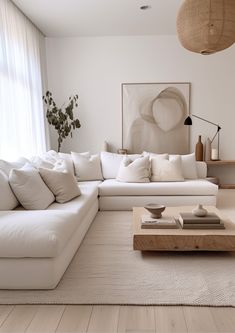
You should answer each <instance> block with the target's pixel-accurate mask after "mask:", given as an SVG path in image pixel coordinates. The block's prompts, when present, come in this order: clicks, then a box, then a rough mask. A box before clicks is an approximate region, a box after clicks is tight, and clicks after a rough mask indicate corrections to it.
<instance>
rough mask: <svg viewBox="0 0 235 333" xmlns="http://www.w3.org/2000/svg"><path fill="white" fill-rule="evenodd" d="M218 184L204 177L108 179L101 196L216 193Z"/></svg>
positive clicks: (104, 183) (100, 186) (100, 190)
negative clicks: (141, 180) (142, 180)
mask: <svg viewBox="0 0 235 333" xmlns="http://www.w3.org/2000/svg"><path fill="white" fill-rule="evenodd" d="M217 191H218V186H217V185H215V184H212V183H210V182H208V181H207V180H204V179H197V180H187V181H185V182H173V183H171V182H151V183H120V182H118V181H117V180H115V179H106V180H105V181H103V182H102V183H101V184H100V185H99V195H100V196H122V195H123V196H133V195H135V196H144V195H146V196H148V195H161V196H163V195H170V196H181V195H199V196H202V195H216V194H217Z"/></svg>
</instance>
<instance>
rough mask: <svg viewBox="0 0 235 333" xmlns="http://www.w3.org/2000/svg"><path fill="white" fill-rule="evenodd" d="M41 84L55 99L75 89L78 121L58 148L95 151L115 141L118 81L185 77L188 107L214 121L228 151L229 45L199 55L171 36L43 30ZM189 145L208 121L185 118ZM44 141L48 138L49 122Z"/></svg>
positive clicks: (232, 70) (233, 102)
mask: <svg viewBox="0 0 235 333" xmlns="http://www.w3.org/2000/svg"><path fill="white" fill-rule="evenodd" d="M46 48H47V69H48V87H49V90H51V91H52V93H53V95H54V97H55V99H56V101H57V102H58V103H61V104H62V103H63V102H64V101H65V100H66V99H67V98H68V97H69V96H70V95H71V94H76V93H78V95H79V98H80V100H79V119H80V121H81V124H82V126H81V128H80V129H79V130H78V131H77V132H76V133H75V134H74V137H73V140H70V139H67V140H66V142H64V143H63V147H62V149H63V150H64V151H70V150H75V151H86V150H89V151H91V152H97V151H99V150H100V149H101V148H102V145H103V141H104V140H107V141H108V142H109V143H110V144H111V145H112V149H113V150H116V149H117V148H120V147H121V83H123V82H191V84H192V87H191V88H192V90H191V113H194V114H197V115H198V116H201V117H203V118H207V119H209V120H211V121H212V122H215V123H219V124H220V125H221V127H222V130H221V156H220V157H221V158H222V159H235V144H234V143H235V131H234V124H235V121H234V120H235V116H234V113H235V98H234V96H235V94H234V91H235V47H232V48H230V49H227V50H225V51H223V52H221V53H218V54H214V55H210V56H201V55H198V54H194V53H191V52H188V51H187V50H185V49H183V48H182V47H181V45H180V44H179V42H178V39H177V38H176V37H175V36H139V37H86V38H58V39H57V38H47V40H46ZM193 121H194V124H193V126H192V127H191V150H194V146H195V143H196V141H197V137H198V135H199V134H202V136H203V139H205V138H206V137H208V136H209V137H212V136H213V134H214V132H215V130H216V128H215V127H214V126H211V125H209V124H206V123H204V122H201V121H199V120H196V119H193ZM51 138H52V145H53V147H54V148H56V140H55V135H54V133H53V130H51Z"/></svg>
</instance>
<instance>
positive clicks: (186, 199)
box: [99, 195, 216, 211]
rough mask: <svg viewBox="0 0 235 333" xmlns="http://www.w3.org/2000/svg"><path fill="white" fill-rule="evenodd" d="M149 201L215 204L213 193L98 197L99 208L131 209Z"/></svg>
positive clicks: (171, 204)
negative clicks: (200, 194)
mask: <svg viewBox="0 0 235 333" xmlns="http://www.w3.org/2000/svg"><path fill="white" fill-rule="evenodd" d="M149 203H156V204H161V205H165V206H182V205H183V206H192V205H193V206H194V205H196V204H199V203H200V204H203V205H209V206H215V205H216V196H215V195H202V196H199V195H196V196H195V195H186V196H185V195H178V196H176V195H172V196H170V195H169V196H168V195H163V196H161V195H159V196H155V195H154V196H153V195H149V196H146V195H145V196H141V195H134V196H127V195H126V196H124V195H121V196H109V197H100V198H99V208H100V210H111V211H115V210H132V209H133V207H142V206H145V205H147V204H149Z"/></svg>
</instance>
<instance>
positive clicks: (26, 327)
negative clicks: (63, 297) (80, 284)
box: [0, 190, 235, 333]
mask: <svg viewBox="0 0 235 333" xmlns="http://www.w3.org/2000/svg"><path fill="white" fill-rule="evenodd" d="M218 208H224V209H225V210H227V211H228V212H229V213H230V215H234V218H235V190H223V191H220V195H219V204H218ZM234 278H235V277H234ZM3 332H4V333H5V332H8V333H9V332H10V333H23V332H27V333H54V332H57V333H113V332H115V333H155V332H156V333H159V332H161V333H168V332H169V333H170V332H174V333H176V332H178V333H184V332H190V333H207V332H211V333H212V332H223V333H235V308H213V307H190V306H154V307H153V306H146V307H144V306H98V305H96V306H88V305H87V306H82V305H81V306H80V305H67V306H63V305H16V306H7V305H0V333H3Z"/></svg>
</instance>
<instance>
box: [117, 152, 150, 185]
mask: <svg viewBox="0 0 235 333" xmlns="http://www.w3.org/2000/svg"><path fill="white" fill-rule="evenodd" d="M149 175H150V160H149V157H148V156H145V157H144V156H142V157H139V158H137V159H135V160H132V159H130V158H129V157H128V156H126V157H124V158H123V160H122V162H121V164H120V167H119V170H118V174H117V178H116V179H117V180H118V181H119V182H125V183H148V182H149Z"/></svg>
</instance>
